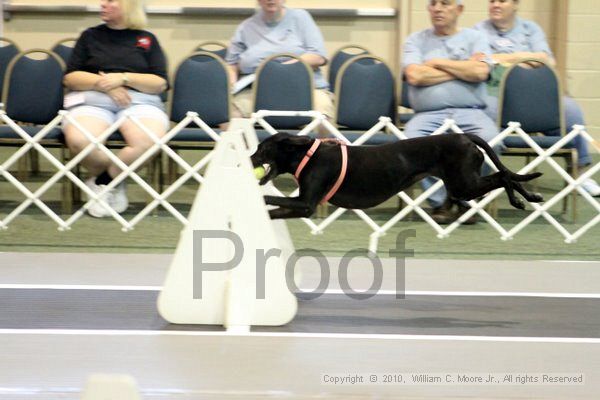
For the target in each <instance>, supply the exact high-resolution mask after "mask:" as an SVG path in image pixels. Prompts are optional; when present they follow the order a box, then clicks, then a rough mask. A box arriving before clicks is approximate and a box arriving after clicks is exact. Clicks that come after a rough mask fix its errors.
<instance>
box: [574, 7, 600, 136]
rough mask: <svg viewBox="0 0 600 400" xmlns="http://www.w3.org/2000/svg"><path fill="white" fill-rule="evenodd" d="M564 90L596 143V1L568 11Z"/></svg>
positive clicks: (599, 117) (599, 78) (599, 85)
mask: <svg viewBox="0 0 600 400" xmlns="http://www.w3.org/2000/svg"><path fill="white" fill-rule="evenodd" d="M568 10H569V12H568V30H567V38H566V42H567V43H566V44H567V60H566V67H567V87H568V90H569V92H570V94H571V95H572V96H574V97H575V98H576V99H577V101H578V102H579V104H581V106H582V107H583V110H584V113H585V117H586V125H587V127H588V131H589V132H590V133H591V134H592V135H594V137H595V138H597V139H600V11H599V10H598V1H594V0H572V1H569V7H568Z"/></svg>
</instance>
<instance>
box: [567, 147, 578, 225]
mask: <svg viewBox="0 0 600 400" xmlns="http://www.w3.org/2000/svg"><path fill="white" fill-rule="evenodd" d="M570 172H571V176H573V179H577V177H578V176H579V166H578V165H577V150H572V151H571V171H570ZM571 197H572V201H571V202H572V203H573V204H572V205H571V217H572V218H573V223H576V222H577V198H578V197H579V195H578V193H577V191H576V190H574V191H573V192H572V193H571ZM565 199H566V197H565Z"/></svg>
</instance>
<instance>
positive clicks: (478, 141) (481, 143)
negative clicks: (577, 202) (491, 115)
mask: <svg viewBox="0 0 600 400" xmlns="http://www.w3.org/2000/svg"><path fill="white" fill-rule="evenodd" d="M465 136H467V137H468V138H469V139H471V141H472V142H473V143H475V144H476V145H477V146H479V147H481V148H482V149H483V150H485V152H486V154H487V155H488V157H489V158H490V160H492V162H493V163H494V165H495V166H496V168H498V171H501V172H504V173H506V174H508V175H509V176H510V178H511V179H512V180H515V181H517V182H527V181H530V180H532V179H535V178H539V177H540V176H542V173H541V172H534V173H532V174H525V175H520V174H516V173H514V172H512V171H511V170H509V169H508V168H506V166H505V165H504V164H502V161H500V158H498V155H497V154H496V153H495V152H494V149H492V147H491V146H490V145H489V144H488V142H486V141H485V140H483V139H482V138H480V137H479V136H477V135H473V134H471V133H465Z"/></svg>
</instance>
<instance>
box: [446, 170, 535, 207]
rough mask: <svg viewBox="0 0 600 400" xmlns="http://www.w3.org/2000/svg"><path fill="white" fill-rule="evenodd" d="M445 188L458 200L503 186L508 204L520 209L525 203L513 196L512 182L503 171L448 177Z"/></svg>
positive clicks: (474, 197)
mask: <svg viewBox="0 0 600 400" xmlns="http://www.w3.org/2000/svg"><path fill="white" fill-rule="evenodd" d="M447 181H448V182H445V183H446V188H447V189H448V192H449V193H450V194H451V195H452V196H453V197H455V198H457V199H459V200H473V199H476V198H478V197H481V196H483V195H485V194H487V193H489V192H491V191H492V190H495V189H498V188H501V187H503V188H504V189H505V190H506V195H507V196H508V200H509V202H510V204H511V205H512V206H513V207H515V208H519V209H521V210H523V209H525V204H524V203H523V202H522V201H521V200H520V199H518V198H517V196H515V193H514V186H513V185H514V184H515V182H513V181H511V179H510V177H509V176H507V173H506V172H504V171H501V172H496V173H494V174H491V175H486V176H478V175H476V174H474V175H473V176H471V177H469V178H464V179H456V178H455V179H448V180H447ZM519 193H520V191H519Z"/></svg>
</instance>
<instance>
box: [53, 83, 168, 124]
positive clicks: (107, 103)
mask: <svg viewBox="0 0 600 400" xmlns="http://www.w3.org/2000/svg"><path fill="white" fill-rule="evenodd" d="M128 93H129V96H130V97H131V104H130V105H129V106H127V107H124V108H123V107H121V106H119V105H118V104H117V103H115V102H114V100H113V99H111V98H110V96H109V95H107V94H106V93H102V92H98V91H95V90H86V91H78V92H71V93H69V94H67V95H66V96H65V104H68V97H69V96H72V97H71V98H74V97H75V96H77V98H78V99H80V100H83V101H82V102H80V103H78V104H76V105H73V106H72V107H70V108H67V111H69V115H71V116H72V117H75V118H76V117H79V116H87V117H96V118H98V119H101V120H103V121H105V122H106V123H107V124H108V125H112V124H113V123H114V122H115V121H117V120H118V119H119V118H121V116H123V114H124V113H125V112H126V111H127V114H128V115H131V116H135V117H137V118H144V119H157V120H160V121H162V122H163V123H164V127H165V131H166V130H168V129H169V118H168V117H167V114H166V113H165V107H164V105H163V103H162V100H161V99H160V97H159V96H158V95H153V94H147V93H141V92H138V91H135V90H128ZM82 96H83V97H82ZM84 99H85V100H84ZM68 124H69V121H68V120H67V119H65V120H64V121H63V127H64V126H66V125H68Z"/></svg>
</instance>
